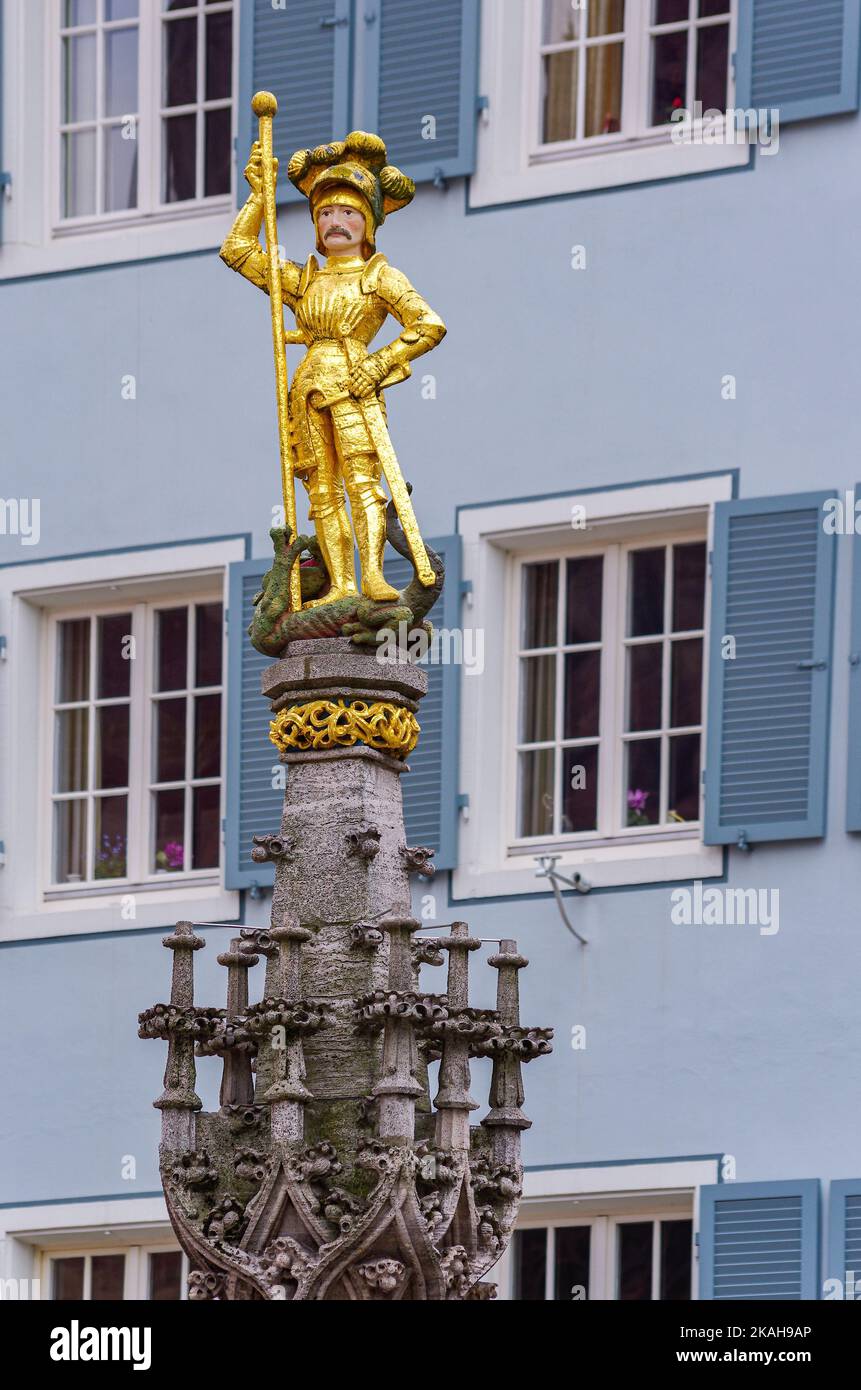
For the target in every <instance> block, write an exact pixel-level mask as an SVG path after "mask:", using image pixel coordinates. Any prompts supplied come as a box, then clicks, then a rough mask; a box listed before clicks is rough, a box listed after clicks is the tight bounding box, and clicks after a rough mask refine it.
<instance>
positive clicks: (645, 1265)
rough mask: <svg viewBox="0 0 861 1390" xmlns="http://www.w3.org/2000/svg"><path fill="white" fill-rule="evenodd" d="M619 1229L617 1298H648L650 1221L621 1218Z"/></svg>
mask: <svg viewBox="0 0 861 1390" xmlns="http://www.w3.org/2000/svg"><path fill="white" fill-rule="evenodd" d="M617 1229H618V1232H619V1256H618V1257H619V1294H618V1296H619V1298H620V1299H649V1298H651V1297H652V1231H653V1226H652V1222H651V1221H625V1222H623V1223H622V1224H621V1225H620V1226H619V1227H618V1228H617Z"/></svg>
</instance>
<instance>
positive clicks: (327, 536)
mask: <svg viewBox="0 0 861 1390" xmlns="http://www.w3.org/2000/svg"><path fill="white" fill-rule="evenodd" d="M310 423H311V440H312V444H313V448H314V455H315V458H316V466H315V467H313V468H311V469H310V470H309V471H308V473H307V476H305V477H303V482H304V483H305V488H306V490H307V493H308V500H309V502H310V504H311V505H310V507H309V516H310V517H311V520H312V521H313V522H314V529H315V531H316V533H317V540H318V541H319V543H320V551H321V553H322V556H323V560H324V562H325V565H326V568H327V570H328V571H329V578H330V579H331V588H330V589H329V592H328V594H326V596H325V598H322V599H312V601H311V602H310V603H307V604H304V605H303V606H304V607H305V608H311V607H317V605H318V604H321V603H332V602H334V601H335V600H336V599H340V598H347V597H348V596H349V595H350V594H356V593H358V588H357V586H356V570H355V564H354V561H353V533H352V531H351V529H350V519H349V517H348V516H347V504H346V499H345V497H344V484H343V482H342V480H341V478H340V477H339V476H338V473H337V457H338V456H337V453H336V450H335V444H334V440H333V438H332V428H331V423H330V421H329V419H328V416H327V415H325V414H323V413H322V412H317V411H313V412H312V415H311V419H310Z"/></svg>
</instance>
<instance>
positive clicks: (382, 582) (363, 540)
mask: <svg viewBox="0 0 861 1390" xmlns="http://www.w3.org/2000/svg"><path fill="white" fill-rule="evenodd" d="M344 478H345V480H346V483H347V494H348V496H349V498H350V510H351V511H352V513H353V526H354V527H355V530H356V540H357V541H358V545H359V556H360V558H361V562H362V593H363V594H364V595H365V597H366V598H370V599H374V600H375V601H376V602H378V603H387V602H390V601H391V600H392V599H396V598H399V597H400V595H399V594H398V591H397V589H393V588H392V586H391V584H389V583H387V582H386V578H385V576H384V574H383V551H384V549H385V544H386V495H385V493H384V492H383V489H382V487H381V486H380V465H379V463H378V462H377V459H376V458H375V456H374V455H373V454H359V455H356V456H354V457H353V458H347V459H345V460H344Z"/></svg>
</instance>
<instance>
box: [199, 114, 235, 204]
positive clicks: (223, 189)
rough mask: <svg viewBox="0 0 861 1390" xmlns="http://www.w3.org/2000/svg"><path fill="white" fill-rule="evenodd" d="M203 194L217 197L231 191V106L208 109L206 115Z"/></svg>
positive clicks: (208, 196) (207, 196)
mask: <svg viewBox="0 0 861 1390" xmlns="http://www.w3.org/2000/svg"><path fill="white" fill-rule="evenodd" d="M203 119H204V125H205V132H206V144H205V147H204V166H203V196H204V197H205V198H215V197H217V196H218V194H219V193H229V192H230V121H231V115H230V107H229V106H224V107H220V108H219V110H218V111H207V112H206V114H205V116H204V118H203Z"/></svg>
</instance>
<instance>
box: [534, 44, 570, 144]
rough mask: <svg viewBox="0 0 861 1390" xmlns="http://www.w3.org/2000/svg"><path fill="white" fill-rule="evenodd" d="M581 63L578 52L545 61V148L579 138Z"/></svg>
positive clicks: (554, 54)
mask: <svg viewBox="0 0 861 1390" xmlns="http://www.w3.org/2000/svg"><path fill="white" fill-rule="evenodd" d="M578 63H579V50H578V49H576V48H574V49H568V50H567V51H566V52H564V53H548V54H547V56H546V57H545V59H544V118H543V126H542V131H543V134H542V139H543V141H544V144H545V145H549V144H552V142H553V141H554V140H574V139H576V137H577V70H578Z"/></svg>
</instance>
